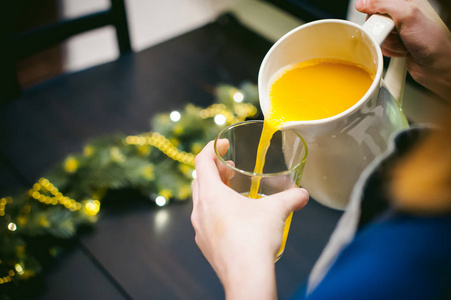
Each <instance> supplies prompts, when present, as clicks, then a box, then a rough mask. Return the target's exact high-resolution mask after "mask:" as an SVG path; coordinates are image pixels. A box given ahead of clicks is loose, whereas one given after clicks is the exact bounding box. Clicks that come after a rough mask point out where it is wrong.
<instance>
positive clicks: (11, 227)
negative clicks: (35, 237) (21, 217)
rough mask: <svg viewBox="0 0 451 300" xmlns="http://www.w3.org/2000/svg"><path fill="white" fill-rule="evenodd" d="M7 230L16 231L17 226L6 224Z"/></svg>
mask: <svg viewBox="0 0 451 300" xmlns="http://www.w3.org/2000/svg"><path fill="white" fill-rule="evenodd" d="M8 229H9V230H11V231H16V230H17V225H16V224H15V223H13V222H11V223H9V224H8Z"/></svg>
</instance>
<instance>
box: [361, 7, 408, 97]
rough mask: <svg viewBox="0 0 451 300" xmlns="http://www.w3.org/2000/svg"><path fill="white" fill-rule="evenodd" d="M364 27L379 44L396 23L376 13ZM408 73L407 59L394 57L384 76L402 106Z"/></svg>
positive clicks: (393, 95)
mask: <svg viewBox="0 0 451 300" xmlns="http://www.w3.org/2000/svg"><path fill="white" fill-rule="evenodd" d="M362 27H363V29H364V30H365V31H366V32H367V33H368V34H370V35H371V36H372V37H374V38H375V39H376V41H377V43H378V44H379V45H382V43H383V42H384V41H385V39H386V38H387V36H388V35H389V34H390V32H391V31H392V30H393V29H394V28H395V23H394V22H393V20H392V19H391V18H390V17H388V16H386V15H378V14H376V15H372V16H371V17H370V18H369V19H368V20H367V21H366V22H365V24H363V26H362ZM406 73H407V69H406V59H405V58H403V57H393V58H392V59H391V60H390V64H389V65H388V68H387V72H386V74H385V77H384V83H385V86H386V88H387V90H388V91H389V92H390V94H391V95H392V97H393V98H394V99H395V100H396V101H397V102H398V104H399V105H400V106H401V105H402V100H403V96H404V86H405V81H406Z"/></svg>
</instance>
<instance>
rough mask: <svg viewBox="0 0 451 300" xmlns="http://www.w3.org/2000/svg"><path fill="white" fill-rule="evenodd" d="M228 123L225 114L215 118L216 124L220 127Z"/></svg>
mask: <svg viewBox="0 0 451 300" xmlns="http://www.w3.org/2000/svg"><path fill="white" fill-rule="evenodd" d="M225 122H226V117H225V116H224V115H223V114H217V115H216V116H215V123H216V124H218V125H224V123H225Z"/></svg>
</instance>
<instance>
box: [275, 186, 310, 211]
mask: <svg viewBox="0 0 451 300" xmlns="http://www.w3.org/2000/svg"><path fill="white" fill-rule="evenodd" d="M273 198H277V199H273ZM266 199H268V201H274V200H275V201H280V202H282V203H283V204H282V205H280V207H281V209H282V210H283V211H284V213H285V214H286V216H288V215H289V214H290V213H291V212H292V211H297V210H300V209H302V208H303V207H304V206H305V205H306V204H307V203H308V199H309V194H308V192H307V190H305V189H303V188H292V189H289V190H286V191H284V192H280V193H277V194H274V195H271V196H268V197H266Z"/></svg>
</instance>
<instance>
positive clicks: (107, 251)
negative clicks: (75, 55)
mask: <svg viewBox="0 0 451 300" xmlns="http://www.w3.org/2000/svg"><path fill="white" fill-rule="evenodd" d="M270 46H271V44H270V43H269V42H268V41H266V40H264V39H263V38H261V37H259V36H258V35H256V34H255V33H253V32H251V31H249V30H248V29H246V28H245V27H243V26H242V25H240V24H239V23H238V22H236V21H235V20H234V19H233V18H230V17H227V16H226V17H221V18H220V19H218V20H217V21H216V22H214V23H211V24H209V25H206V26H204V27H202V28H200V29H197V30H194V31H192V32H189V33H186V34H184V35H182V36H180V37H177V38H175V39H173V40H170V41H168V42H165V43H162V44H160V45H157V46H154V47H152V48H149V49H147V50H144V51H142V52H139V53H134V54H130V55H128V56H125V57H122V58H120V59H119V60H117V61H114V62H111V63H107V64H104V65H101V66H97V67H94V68H91V69H88V70H84V71H81V72H78V73H75V74H69V75H65V76H61V77H58V78H56V79H54V80H51V81H50V82H47V83H46V84H43V85H39V86H36V87H34V88H32V89H29V90H27V91H25V92H24V94H23V95H22V96H21V97H20V98H19V99H17V100H14V101H12V102H10V103H8V104H3V105H2V107H1V110H0V122H1V125H0V158H1V159H0V162H1V165H0V191H1V194H2V195H8V194H13V193H14V191H15V190H20V189H24V188H28V187H30V185H31V184H32V183H33V182H35V181H36V180H37V179H38V178H39V177H40V176H43V175H44V174H45V173H46V171H48V170H49V169H50V168H51V167H52V166H54V164H56V163H58V162H60V161H62V160H63V159H64V158H65V157H66V156H67V155H68V154H70V153H78V152H81V151H82V148H83V145H84V144H85V143H86V142H87V141H88V140H89V139H92V138H96V137H101V136H104V135H106V134H111V133H122V134H136V133H141V132H145V131H148V130H149V129H150V127H149V120H150V118H151V117H152V116H153V115H155V114H156V113H159V112H168V111H170V110H173V109H180V108H182V107H183V106H184V105H185V104H186V103H188V102H191V103H194V104H196V105H201V106H206V105H208V104H210V103H211V101H212V100H213V98H214V96H213V91H214V88H215V86H216V85H217V84H220V83H228V84H233V85H239V84H240V83H242V82H243V81H251V82H254V83H255V82H256V81H257V75H258V69H259V66H260V63H261V61H262V59H263V57H264V55H265V53H266V51H267V50H268V49H269V47H270ZM127 197H128V198H130V197H133V196H127V195H125V196H123V198H124V201H123V202H120V203H122V204H120V203H119V204H117V203H116V204H115V207H111V208H110V209H109V208H108V207H106V208H105V209H104V210H102V212H101V216H100V220H99V221H98V223H97V224H96V225H95V228H94V230H93V231H91V232H89V233H87V234H83V235H82V236H81V237H80V238H79V239H78V241H77V243H76V245H75V246H74V247H73V248H72V250H70V251H69V252H67V253H66V254H65V255H64V256H62V257H61V259H60V260H59V261H58V262H57V263H56V265H55V266H54V267H52V268H51V269H50V270H47V271H46V272H45V275H44V276H43V278H44V279H43V286H42V289H41V292H40V294H39V295H36V297H35V298H38V299H66V300H68V299H221V298H223V297H224V294H223V290H222V287H221V284H220V282H219V280H218V279H217V277H216V275H215V273H214V272H213V270H212V269H211V268H210V266H209V264H208V263H207V261H206V260H205V259H204V258H203V256H202V254H201V252H200V251H199V250H198V248H197V246H196V244H195V242H194V231H193V229H192V227H191V223H190V213H191V209H192V207H191V202H190V201H189V202H187V203H175V204H172V205H169V206H167V207H163V208H156V207H155V206H154V205H151V204H150V203H146V202H143V201H133V199H128V198H127ZM118 205H119V209H117V208H118V207H117V206H118ZM121 205H122V207H121ZM340 215H341V212H338V211H334V210H331V209H328V208H325V207H323V206H321V205H319V204H317V203H316V202H314V201H310V203H309V204H308V206H307V207H306V208H304V209H303V210H302V211H300V212H297V213H295V215H294V218H293V223H292V227H291V231H290V236H289V239H288V244H287V248H286V250H285V253H284V255H283V257H282V259H281V260H280V261H279V262H277V267H276V269H277V278H278V292H279V297H280V298H281V299H285V298H288V297H289V296H290V295H292V294H293V293H294V292H295V291H296V289H297V288H298V287H299V286H301V285H302V284H304V283H305V281H306V279H307V276H308V273H309V272H310V270H311V268H312V266H313V264H314V262H315V260H316V259H317V257H318V256H319V254H320V252H321V250H322V248H323V247H324V245H325V244H326V242H327V240H328V238H329V235H330V233H331V231H332V230H333V227H334V226H335V224H336V222H337V220H338V218H339V216H340Z"/></svg>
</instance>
